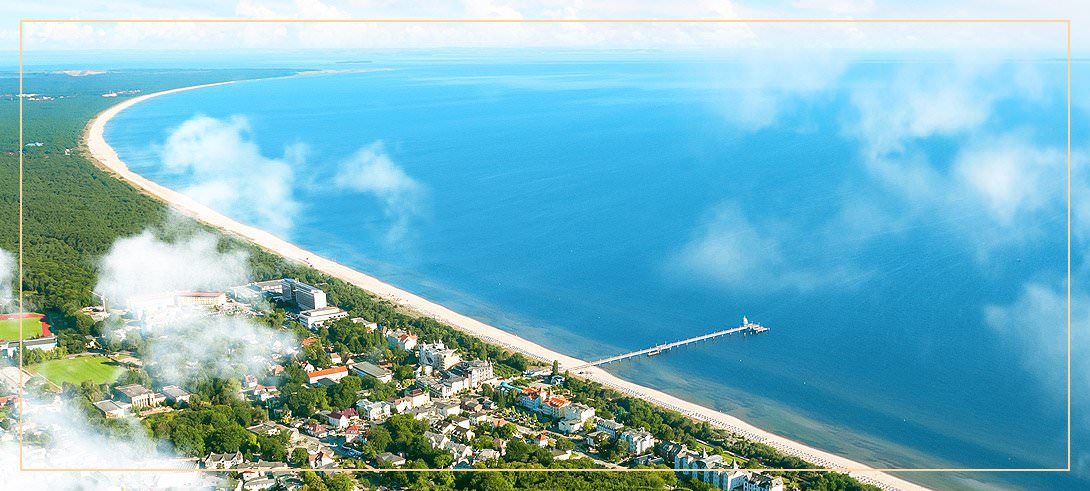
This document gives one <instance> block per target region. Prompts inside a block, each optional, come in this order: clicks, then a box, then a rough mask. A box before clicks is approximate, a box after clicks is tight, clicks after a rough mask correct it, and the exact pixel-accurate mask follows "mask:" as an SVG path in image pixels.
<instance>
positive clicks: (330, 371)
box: [307, 367, 348, 378]
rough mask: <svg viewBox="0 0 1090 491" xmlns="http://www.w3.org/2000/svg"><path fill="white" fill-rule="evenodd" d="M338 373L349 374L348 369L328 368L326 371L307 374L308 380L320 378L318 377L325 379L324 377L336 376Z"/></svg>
mask: <svg viewBox="0 0 1090 491" xmlns="http://www.w3.org/2000/svg"><path fill="white" fill-rule="evenodd" d="M338 373H348V369H347V368H345V367H333V368H326V369H325V370H315V371H313V372H309V373H307V378H318V377H323V376H326V375H334V374H338Z"/></svg>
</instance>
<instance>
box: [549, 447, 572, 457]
mask: <svg viewBox="0 0 1090 491" xmlns="http://www.w3.org/2000/svg"><path fill="white" fill-rule="evenodd" d="M552 454H553V460H568V459H570V458H571V455H572V453H571V450H560V449H559V448H554V449H553V450H552Z"/></svg>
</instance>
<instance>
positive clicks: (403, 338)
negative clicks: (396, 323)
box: [386, 329, 417, 351]
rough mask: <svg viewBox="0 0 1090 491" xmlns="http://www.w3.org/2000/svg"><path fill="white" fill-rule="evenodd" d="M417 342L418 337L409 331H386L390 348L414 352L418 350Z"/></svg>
mask: <svg viewBox="0 0 1090 491" xmlns="http://www.w3.org/2000/svg"><path fill="white" fill-rule="evenodd" d="M416 340H417V338H416V335H415V334H413V333H411V332H408V331H402V330H401V329H393V330H387V331H386V342H387V343H389V345H390V348H400V349H403V350H405V351H412V350H413V349H414V348H416Z"/></svg>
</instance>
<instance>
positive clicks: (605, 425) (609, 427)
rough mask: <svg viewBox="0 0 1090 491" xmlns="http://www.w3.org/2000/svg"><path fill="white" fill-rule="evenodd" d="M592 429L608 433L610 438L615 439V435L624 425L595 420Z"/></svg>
mask: <svg viewBox="0 0 1090 491" xmlns="http://www.w3.org/2000/svg"><path fill="white" fill-rule="evenodd" d="M594 428H595V429H596V430H598V431H604V432H606V433H609V436H610V437H611V438H617V434H618V433H620V432H621V430H623V429H624V425H623V424H621V423H618V422H616V421H614V420H612V419H602V418H595V420H594Z"/></svg>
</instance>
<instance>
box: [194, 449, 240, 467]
mask: <svg viewBox="0 0 1090 491" xmlns="http://www.w3.org/2000/svg"><path fill="white" fill-rule="evenodd" d="M202 462H203V463H204V468H205V469H230V468H232V467H234V466H236V465H239V464H241V463H242V462H243V459H242V452H235V453H210V454H208V456H207V457H205V458H204V460H203V461H202Z"/></svg>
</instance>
